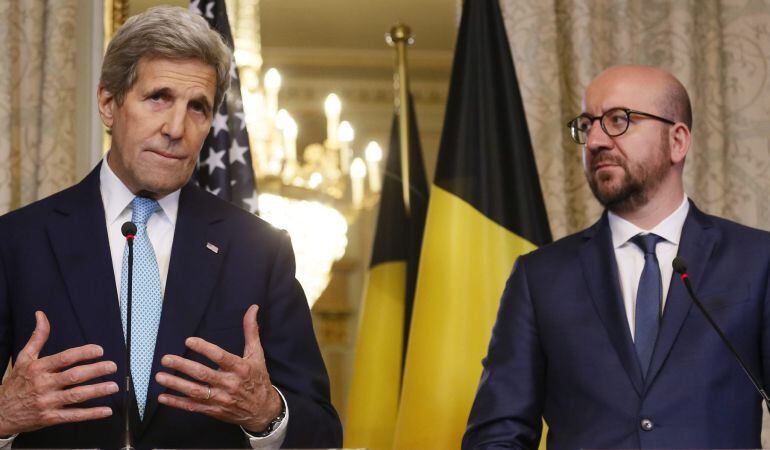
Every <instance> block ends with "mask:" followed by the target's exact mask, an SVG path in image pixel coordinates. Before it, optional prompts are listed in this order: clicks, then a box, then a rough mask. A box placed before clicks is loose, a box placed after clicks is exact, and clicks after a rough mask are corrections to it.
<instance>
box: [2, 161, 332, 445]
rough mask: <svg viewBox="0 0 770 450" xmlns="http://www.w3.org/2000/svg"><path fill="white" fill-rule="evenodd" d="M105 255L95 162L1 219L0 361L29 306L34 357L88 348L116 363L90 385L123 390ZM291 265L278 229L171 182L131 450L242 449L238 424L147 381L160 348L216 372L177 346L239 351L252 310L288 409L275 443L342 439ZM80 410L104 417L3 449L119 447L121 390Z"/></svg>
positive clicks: (10, 352) (20, 342) (20, 332)
mask: <svg viewBox="0 0 770 450" xmlns="http://www.w3.org/2000/svg"><path fill="white" fill-rule="evenodd" d="M208 243H211V244H213V245H215V246H216V247H218V249H219V251H218V252H213V251H211V250H210V249H208V248H207V244H208ZM111 261H112V260H111V258H110V250H109V244H108V240H107V229H106V225H105V217H104V208H103V205H102V200H101V195H100V190H99V167H98V166H97V168H96V169H95V170H94V171H92V172H91V174H89V175H88V176H87V177H86V178H85V179H84V180H83V181H82V182H80V183H79V184H77V185H75V186H73V187H71V188H69V189H67V190H64V191H62V192H60V193H58V194H55V195H53V196H51V197H48V198H46V199H44V200H41V201H39V202H36V203H33V204H31V205H29V206H27V207H24V208H21V209H19V210H16V211H14V212H11V213H9V214H6V215H5V216H3V217H2V218H0V367H5V364H6V363H7V362H8V358H9V357H13V356H15V355H16V354H18V352H19V351H20V350H21V348H22V347H23V346H24V345H25V343H26V342H27V341H28V339H29V337H30V335H31V333H32V331H33V329H34V327H35V319H34V312H35V311H36V310H41V311H43V312H45V313H46V315H47V316H48V319H49V320H50V323H51V336H50V338H49V340H48V342H47V343H46V345H45V347H44V348H43V351H42V353H41V356H45V355H50V354H53V353H57V352H60V351H62V350H65V349H67V348H71V347H77V346H80V345H84V344H87V343H91V344H99V345H101V346H102V347H103V348H104V359H105V360H111V361H114V362H115V363H116V364H117V366H118V371H117V373H116V374H114V375H113V376H108V377H103V379H102V380H99V381H103V380H112V381H115V382H116V383H118V386H123V385H124V383H123V380H124V377H125V372H126V364H125V361H124V358H125V355H124V353H125V343H124V339H123V331H122V327H121V321H120V312H119V303H118V294H117V292H116V288H115V278H114V272H113V268H112V262H111ZM294 269H295V264H294V255H293V252H292V248H291V244H290V242H289V238H288V235H286V233H284V232H282V231H280V230H278V229H275V228H273V227H272V226H270V225H268V224H267V223H266V222H264V221H262V220H260V219H258V218H257V217H255V216H253V215H251V214H249V213H247V212H245V211H242V210H240V209H238V208H236V207H234V206H232V205H231V204H229V203H227V202H224V201H222V200H220V199H218V198H217V197H215V196H213V195H210V194H209V193H206V192H204V191H202V190H200V189H199V188H197V187H195V186H193V185H192V184H188V185H186V186H185V187H183V188H182V191H181V194H180V197H179V212H178V217H177V222H176V229H175V232H174V241H173V244H172V249H171V261H170V266H169V272H168V278H167V282H166V291H165V297H164V299H163V312H162V316H161V321H160V328H159V331H158V338H157V346H156V349H155V359H154V362H153V376H152V377H151V379H150V386H149V393H148V400H147V407H146V412H145V418H144V421H143V422H141V423H140V422H139V416H138V413H137V412H136V411H134V417H133V420H134V421H135V422H136V423H137V426H136V434H135V444H136V446H137V447H138V448H152V447H158V448H188V447H189V448H201V447H204V448H205V447H208V448H213V447H218V448H236V447H248V441H247V440H246V439H245V435H244V434H243V432H242V431H241V429H240V428H239V427H238V426H236V425H231V424H227V423H224V422H220V421H218V420H215V419H212V418H209V417H207V416H204V415H201V414H194V413H188V412H185V411H181V410H178V409H173V408H169V407H166V406H163V405H159V404H158V402H157V398H158V395H159V394H160V393H161V392H163V391H164V388H162V387H161V386H160V385H159V384H158V383H157V382H155V380H154V374H155V373H156V372H157V371H158V369H159V367H160V365H159V360H160V358H161V357H162V356H163V355H165V354H175V355H184V356H185V357H188V358H191V359H194V360H198V361H201V362H204V363H206V364H208V365H210V366H212V367H215V366H214V365H213V363H211V362H210V361H208V360H206V358H204V357H202V356H198V355H195V354H191V353H188V352H187V350H186V348H185V346H184V341H185V339H186V338H187V337H189V336H199V337H201V338H203V339H206V340H208V341H210V342H213V343H215V344H217V345H219V346H221V347H223V348H224V349H226V350H227V351H229V352H232V353H234V354H236V355H241V354H243V347H244V336H243V326H242V321H243V315H244V313H245V312H246V309H247V308H248V307H249V305H251V304H255V303H256V304H258V305H259V306H260V309H259V314H258V318H257V321H258V323H259V331H260V338H261V341H262V346H263V347H264V351H265V358H266V362H267V369H268V372H269V374H270V378H271V381H272V382H273V384H274V385H275V386H277V387H278V388H279V389H280V390H281V392H282V393H283V395H284V396H285V397H286V402H287V404H288V407H289V411H290V420H289V426H288V430H287V435H286V439H285V441H284V446H285V447H336V446H339V445H341V442H342V430H341V425H340V422H339V419H338V417H337V413H336V411H335V410H334V408H333V407H332V405H331V403H330V401H329V381H328V377H327V374H326V369H325V367H324V363H323V360H322V359H321V355H320V352H319V349H318V345H317V343H316V339H315V336H314V334H313V328H312V324H311V320H310V314H309V310H308V305H307V302H306V300H305V295H304V293H303V291H302V288H301V287H300V285H299V284H298V283H297V281H296V280H295V278H294ZM83 405H84V406H97V405H106V406H110V407H112V410H113V415H112V416H111V417H109V418H106V419H103V420H98V421H91V422H83V423H74V424H66V425H58V426H53V427H49V428H44V429H41V430H38V431H34V432H30V433H23V434H21V435H19V436H18V437H17V438H16V440H15V441H14V447H37V448H53V447H72V448H87V447H101V448H117V447H119V446H120V444H121V430H122V423H123V412H122V411H123V409H122V405H123V395H122V393H121V394H115V395H113V396H111V397H106V398H102V399H97V400H93V401H89V402H86V403H84V404H83Z"/></svg>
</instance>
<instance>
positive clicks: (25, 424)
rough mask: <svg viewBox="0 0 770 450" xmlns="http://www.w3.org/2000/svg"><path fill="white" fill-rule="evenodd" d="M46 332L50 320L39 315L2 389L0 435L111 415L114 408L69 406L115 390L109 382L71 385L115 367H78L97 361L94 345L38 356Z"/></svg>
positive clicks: (109, 364) (102, 363) (99, 350)
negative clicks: (86, 362) (87, 362)
mask: <svg viewBox="0 0 770 450" xmlns="http://www.w3.org/2000/svg"><path fill="white" fill-rule="evenodd" d="M50 332H51V326H50V324H49V323H48V318H47V317H46V316H45V314H44V313H43V312H42V311H37V312H36V313H35V331H34V332H33V333H32V336H31V337H30V338H29V341H28V342H27V344H26V345H25V346H24V348H23V349H21V352H19V356H18V358H16V363H15V365H14V367H13V370H11V373H10V374H9V375H8V378H7V379H6V380H5V382H4V383H3V384H2V385H0V436H10V435H14V434H17V433H21V432H25V431H32V430H37V429H39V428H43V427H47V426H51V425H57V424H61V423H65V422H82V421H86V420H95V419H102V418H104V417H108V416H110V415H112V409H111V408H109V407H107V406H100V407H94V408H72V407H69V405H75V404H77V403H81V402H84V401H86V400H91V399H94V398H98V397H104V396H107V395H111V394H114V393H116V392H118V385H117V384H116V383H113V382H103V383H96V384H90V385H86V386H75V385H78V384H81V383H84V382H86V381H89V380H93V379H94V378H98V377H101V376H104V375H109V374H111V373H115V371H116V370H117V366H116V365H115V363H114V362H112V361H100V362H94V363H89V364H82V365H76V364H80V363H83V362H85V361H90V360H94V359H97V358H101V357H102V355H103V354H104V350H103V349H102V348H101V347H100V346H98V345H84V346H82V347H76V348H71V349H68V350H65V351H63V352H61V353H57V354H55V355H51V356H46V357H44V358H38V355H39V354H40V350H41V349H42V348H43V345H45V343H46V341H47V340H48V336H49V334H50ZM71 366H72V367H71ZM67 367H70V368H69V369H67ZM65 369H66V370H65Z"/></svg>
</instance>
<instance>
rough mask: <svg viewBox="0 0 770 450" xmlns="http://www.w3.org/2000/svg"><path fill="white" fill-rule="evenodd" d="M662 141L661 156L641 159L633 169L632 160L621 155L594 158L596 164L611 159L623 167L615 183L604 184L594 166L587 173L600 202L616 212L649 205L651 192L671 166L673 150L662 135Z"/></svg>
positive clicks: (633, 209) (589, 183)
mask: <svg viewBox="0 0 770 450" xmlns="http://www.w3.org/2000/svg"><path fill="white" fill-rule="evenodd" d="M666 137H667V136H666ZM660 145H661V148H660V151H661V154H659V155H657V156H658V158H655V159H653V160H651V161H649V160H648V161H644V162H642V163H637V164H635V165H634V166H633V169H629V166H628V162H627V161H626V160H624V159H621V158H619V157H615V156H604V157H601V156H598V157H597V158H596V159H595V160H594V161H593V165H594V167H596V165H597V164H599V163H602V162H611V163H613V164H616V165H617V166H618V167H620V168H622V169H623V176H622V179H621V180H620V181H619V182H618V183H615V184H614V185H613V186H607V185H605V186H602V187H600V186H601V184H602V183H601V182H600V181H599V180H597V179H596V173H595V170H594V169H593V168H591V171H590V172H589V173H586V179H587V180H588V185H589V186H590V187H591V192H593V194H594V197H596V199H597V200H598V201H599V203H601V204H602V205H603V206H604V207H605V208H607V209H608V210H610V211H613V212H616V213H623V212H630V211H635V210H637V209H639V208H641V207H642V206H644V205H646V204H647V202H648V201H649V196H650V194H651V193H652V192H654V191H655V188H657V187H658V185H660V183H661V182H662V181H663V179H664V178H665V177H666V175H667V174H668V171H669V170H670V166H669V164H667V161H668V156H669V154H670V153H671V151H670V148H669V143H668V139H661V144H660ZM645 164H646V165H645Z"/></svg>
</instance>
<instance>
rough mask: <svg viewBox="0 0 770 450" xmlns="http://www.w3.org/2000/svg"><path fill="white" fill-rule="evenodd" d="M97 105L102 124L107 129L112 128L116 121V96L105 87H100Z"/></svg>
mask: <svg viewBox="0 0 770 450" xmlns="http://www.w3.org/2000/svg"><path fill="white" fill-rule="evenodd" d="M96 96H97V101H96V102H97V104H98V105H99V116H101V118H102V123H103V124H104V126H105V127H107V128H112V124H113V121H114V119H115V116H114V113H115V108H116V107H117V105H116V102H115V96H113V95H112V93H110V92H109V91H108V90H107V89H106V88H105V87H104V86H103V85H101V84H100V85H99V89H98V90H97V92H96Z"/></svg>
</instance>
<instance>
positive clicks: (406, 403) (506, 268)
mask: <svg viewBox="0 0 770 450" xmlns="http://www.w3.org/2000/svg"><path fill="white" fill-rule="evenodd" d="M550 240H551V233H550V230H549V227H548V221H547V217H546V212H545V206H544V203H543V198H542V193H541V190H540V184H539V181H538V174H537V168H536V166H535V159H534V155H533V152H532V145H531V142H530V138H529V132H528V130H527V124H526V120H525V116H524V108H523V105H522V101H521V95H520V93H519V90H518V85H517V81H516V74H515V71H514V66H513V58H512V56H511V53H510V48H509V45H508V39H507V37H506V33H505V28H504V25H503V20H502V16H501V13H500V7H499V4H498V2H497V0H474V1H466V2H464V6H463V15H462V20H461V25H460V31H459V34H458V40H457V47H456V50H455V59H454V63H453V69H452V81H451V85H450V90H449V99H448V104H447V112H446V118H445V120H444V128H443V134H442V138H441V146H440V149H439V155H438V165H437V168H436V178H435V180H434V183H433V187H432V189H431V198H430V204H429V207H428V216H427V221H426V226H425V235H424V241H423V248H422V253H421V261H420V269H419V272H418V279H417V280H418V281H417V287H416V291H415V304H414V311H413V316H412V328H411V334H410V339H409V344H408V350H407V357H406V362H405V368H404V380H403V387H402V396H401V401H400V405H399V412H398V418H397V422H396V435H395V439H394V445H393V448H397V449H423V448H441V449H452V448H459V446H460V442H461V439H462V435H463V432H464V431H465V425H466V423H467V420H468V413H469V411H470V407H471V404H472V402H473V397H474V395H475V391H476V387H477V385H478V381H479V376H480V375H481V360H482V358H483V357H484V355H485V354H486V349H487V345H488V342H489V337H490V334H491V330H492V326H493V325H494V321H495V316H496V314H497V309H498V304H499V299H500V295H501V294H502V290H503V287H504V285H505V280H506V279H507V277H508V275H509V274H510V271H511V269H512V267H513V264H514V262H515V260H516V258H517V257H518V256H519V255H521V254H524V253H527V252H530V251H532V250H534V249H535V248H536V247H537V246H539V245H542V244H545V243H547V242H550Z"/></svg>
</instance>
